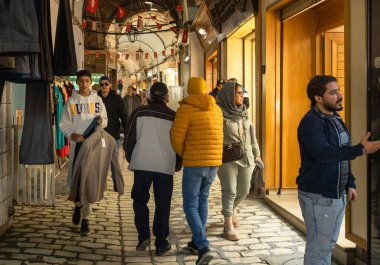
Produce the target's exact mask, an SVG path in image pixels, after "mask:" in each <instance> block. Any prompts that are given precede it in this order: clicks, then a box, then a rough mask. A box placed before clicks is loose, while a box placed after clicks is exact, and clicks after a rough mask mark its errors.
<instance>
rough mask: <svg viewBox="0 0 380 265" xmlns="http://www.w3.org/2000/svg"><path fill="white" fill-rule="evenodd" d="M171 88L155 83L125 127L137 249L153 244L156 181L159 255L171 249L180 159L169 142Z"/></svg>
mask: <svg viewBox="0 0 380 265" xmlns="http://www.w3.org/2000/svg"><path fill="white" fill-rule="evenodd" d="M167 99H168V88H167V86H166V85H165V84H164V83H161V82H156V83H154V84H153V86H152V87H151V89H150V99H149V101H148V105H146V106H140V107H138V108H137V109H136V110H135V111H133V112H132V115H131V117H130V119H129V121H128V124H127V126H126V128H125V133H124V134H125V142H124V151H125V155H126V158H127V160H128V162H129V169H130V170H133V171H134V184H133V188H132V199H133V210H134V212H135V225H136V228H137V232H138V234H139V235H138V240H139V243H138V245H137V246H136V250H139V251H144V250H146V248H147V247H148V245H149V244H150V229H149V208H148V207H147V203H148V201H149V198H150V194H149V189H150V186H151V185H152V183H153V188H154V199H155V203H156V210H155V213H154V221H153V234H154V235H155V237H156V240H155V246H156V255H158V256H161V255H163V254H165V253H166V252H168V251H169V250H170V249H171V245H170V243H169V242H168V240H167V239H166V238H167V237H168V236H169V217H170V204H171V198H172V192H173V175H174V172H175V169H176V164H177V163H178V162H179V161H178V158H179V157H177V156H176V154H175V152H174V150H173V147H172V145H171V143H170V129H171V127H172V123H173V120H174V117H175V112H174V111H173V110H171V109H170V108H169V107H167V106H166V102H167Z"/></svg>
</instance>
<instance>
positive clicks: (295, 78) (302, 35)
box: [280, 0, 348, 189]
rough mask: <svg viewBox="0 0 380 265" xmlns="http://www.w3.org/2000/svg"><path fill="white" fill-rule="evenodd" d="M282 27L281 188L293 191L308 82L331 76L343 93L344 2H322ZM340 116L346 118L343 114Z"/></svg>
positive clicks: (284, 20)
mask: <svg viewBox="0 0 380 265" xmlns="http://www.w3.org/2000/svg"><path fill="white" fill-rule="evenodd" d="M289 12H290V11H289V10H286V12H282V14H283V16H284V15H286V14H287V13H288V14H289ZM281 24H282V58H281V77H282V78H281V92H280V94H281V95H280V98H281V114H280V119H281V126H280V131H281V132H280V157H281V162H280V188H281V189H295V188H297V185H296V178H297V176H298V169H299V167H300V163H301V160H300V155H299V146H298V140H297V128H298V125H299V122H300V120H301V119H302V117H303V115H304V114H305V113H306V112H307V111H308V110H309V109H310V101H309V99H308V97H307V94H306V87H307V83H308V82H309V80H310V79H311V78H312V77H313V76H314V75H316V74H326V75H334V76H336V77H337V78H338V81H339V83H340V86H341V90H342V92H343V94H345V87H344V85H345V81H344V78H345V75H344V69H345V68H344V64H345V62H344V28H343V25H344V1H343V0H331V1H326V2H323V3H322V4H320V5H318V6H315V7H313V8H310V9H308V10H306V11H301V12H299V13H298V14H296V15H293V16H291V17H290V18H285V17H283V18H282V22H281ZM345 106H348V104H345ZM340 114H341V115H342V116H343V117H345V116H346V115H345V111H343V112H341V113H340Z"/></svg>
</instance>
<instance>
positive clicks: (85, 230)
mask: <svg viewBox="0 0 380 265" xmlns="http://www.w3.org/2000/svg"><path fill="white" fill-rule="evenodd" d="M89 233H90V228H89V223H88V219H82V223H81V224H80V234H81V236H87V235H88V234H89Z"/></svg>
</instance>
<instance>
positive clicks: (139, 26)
mask: <svg viewBox="0 0 380 265" xmlns="http://www.w3.org/2000/svg"><path fill="white" fill-rule="evenodd" d="M143 27H144V24H143V19H142V17H141V16H138V20H137V28H138V29H139V30H142V29H143Z"/></svg>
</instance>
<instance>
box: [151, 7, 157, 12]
mask: <svg viewBox="0 0 380 265" xmlns="http://www.w3.org/2000/svg"><path fill="white" fill-rule="evenodd" d="M150 11H158V9H157V8H152V7H151V8H150Z"/></svg>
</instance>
